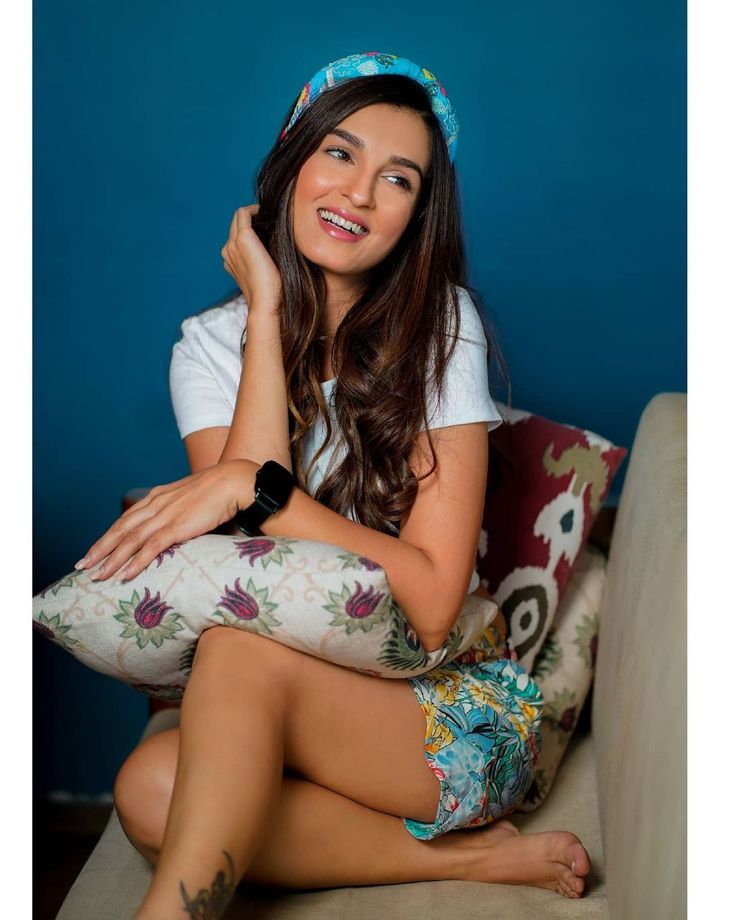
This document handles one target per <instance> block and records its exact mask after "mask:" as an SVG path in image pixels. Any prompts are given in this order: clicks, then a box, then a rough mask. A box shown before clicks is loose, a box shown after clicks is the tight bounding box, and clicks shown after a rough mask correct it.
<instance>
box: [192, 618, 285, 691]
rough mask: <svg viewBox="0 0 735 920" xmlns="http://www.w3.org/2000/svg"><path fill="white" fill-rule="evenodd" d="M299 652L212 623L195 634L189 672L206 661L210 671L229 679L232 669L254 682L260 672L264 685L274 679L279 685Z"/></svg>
mask: <svg viewBox="0 0 735 920" xmlns="http://www.w3.org/2000/svg"><path fill="white" fill-rule="evenodd" d="M301 654H302V653H300V652H297V651H295V650H294V649H291V648H288V647H287V646H285V645H281V644H280V643H279V642H276V641H275V640H274V639H270V638H268V637H266V636H259V635H258V634H257V633H253V632H249V631H248V630H244V629H238V628H236V627H233V626H212V627H210V628H209V629H207V630H205V631H204V632H203V633H202V635H201V636H200V638H199V641H198V643H197V649H196V654H195V656H194V662H193V665H192V673H193V671H194V669H195V668H198V667H201V666H202V665H203V664H204V663H205V662H209V664H210V671H211V672H213V673H214V674H216V675H219V676H221V677H223V678H225V679H231V677H232V672H233V671H234V672H235V674H236V675H239V676H241V677H243V678H247V679H248V680H249V681H251V680H255V681H256V682H257V677H258V675H261V676H262V677H264V679H265V684H266V686H268V687H271V688H272V687H274V681H275V686H278V687H281V688H283V687H285V685H286V684H287V683H288V681H289V680H290V678H291V676H292V675H293V673H294V662H295V659H296V658H297V657H298V656H299V655H301ZM205 666H206V665H205Z"/></svg>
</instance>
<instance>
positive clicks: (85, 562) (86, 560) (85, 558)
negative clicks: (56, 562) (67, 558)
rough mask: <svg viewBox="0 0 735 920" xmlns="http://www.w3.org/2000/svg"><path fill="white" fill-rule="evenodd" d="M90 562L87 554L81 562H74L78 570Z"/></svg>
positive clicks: (84, 567)
mask: <svg viewBox="0 0 735 920" xmlns="http://www.w3.org/2000/svg"><path fill="white" fill-rule="evenodd" d="M88 562H89V556H85V557H84V558H83V559H80V560H79V562H75V563H74V568H75V569H77V570H79V569H86V568H87V563H88Z"/></svg>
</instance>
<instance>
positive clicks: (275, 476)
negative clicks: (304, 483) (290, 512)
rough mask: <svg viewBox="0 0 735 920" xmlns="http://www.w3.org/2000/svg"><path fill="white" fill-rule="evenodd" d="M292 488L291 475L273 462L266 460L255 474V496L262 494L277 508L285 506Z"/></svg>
mask: <svg viewBox="0 0 735 920" xmlns="http://www.w3.org/2000/svg"><path fill="white" fill-rule="evenodd" d="M293 487H294V477H293V474H292V473H289V471H288V470H287V469H286V467H285V466H281V464H280V463H277V462H276V461H275V460H266V462H265V463H264V464H263V466H261V468H260V469H259V470H258V472H257V473H256V474H255V488H256V495H257V494H258V493H259V492H261V491H262V492H264V493H265V494H266V495H267V496H268V498H270V499H272V500H273V502H274V503H275V504H277V505H278V507H279V508H282V507H283V506H284V505H285V504H286V502H287V501H288V499H289V496H290V495H291V492H292V490H293Z"/></svg>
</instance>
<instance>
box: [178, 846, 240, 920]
mask: <svg viewBox="0 0 735 920" xmlns="http://www.w3.org/2000/svg"><path fill="white" fill-rule="evenodd" d="M222 852H223V853H224V854H225V856H226V858H227V862H228V863H229V864H230V880H229V881H228V882H226V881H225V873H224V872H222V871H220V872H218V873H217V874H216V875H215V877H214V881H213V882H212V885H211V887H210V888H209V890H207V889H206V888H200V889H199V891H198V892H197V895H196V897H194V898H190V897H189V895H188V894H187V893H186V888H185V887H184V883H183V882H179V887H180V889H181V897H182V898H183V900H184V910H185V911H186V913H187V914H188V916H189V917H191V918H192V920H218V918H219V917H221V916H222V914H223V913H224V910H225V907H227V904H228V902H229V900H230V898H231V897H232V895H233V892H234V891H235V864H234V863H233V861H232V857H231V856H230V854H229V853H228V852H227V850H222Z"/></svg>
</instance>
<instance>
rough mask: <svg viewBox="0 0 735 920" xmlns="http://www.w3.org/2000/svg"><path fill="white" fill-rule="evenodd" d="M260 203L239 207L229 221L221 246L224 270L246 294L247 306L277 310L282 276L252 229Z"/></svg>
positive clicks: (249, 307)
mask: <svg viewBox="0 0 735 920" xmlns="http://www.w3.org/2000/svg"><path fill="white" fill-rule="evenodd" d="M259 207H260V205H257V204H251V205H248V206H247V207H244V208H238V209H237V211H235V214H234V216H233V218H232V223H231V224H230V235H229V237H228V239H227V242H226V243H225V245H224V246H223V247H222V251H221V256H222V258H223V259H224V260H225V270H226V271H227V272H228V273H229V274H230V275H232V277H233V278H234V279H235V281H236V282H237V284H238V287H239V288H240V290H241V291H242V293H243V294H244V296H245V300H246V301H247V304H248V309H252V308H253V307H254V306H255V305H256V304H257V309H258V310H261V309H262V310H276V309H277V308H278V305H279V303H280V300H281V275H280V273H279V271H278V269H277V268H276V265H275V263H274V261H273V259H271V257H270V254H269V253H268V250H267V249H266V248H265V246H264V245H263V244H262V243H261V241H260V238H259V237H258V234H257V233H256V232H255V230H253V224H252V215H253V214H257V213H258V209H259Z"/></svg>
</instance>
